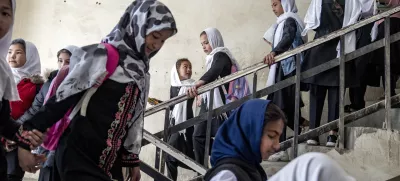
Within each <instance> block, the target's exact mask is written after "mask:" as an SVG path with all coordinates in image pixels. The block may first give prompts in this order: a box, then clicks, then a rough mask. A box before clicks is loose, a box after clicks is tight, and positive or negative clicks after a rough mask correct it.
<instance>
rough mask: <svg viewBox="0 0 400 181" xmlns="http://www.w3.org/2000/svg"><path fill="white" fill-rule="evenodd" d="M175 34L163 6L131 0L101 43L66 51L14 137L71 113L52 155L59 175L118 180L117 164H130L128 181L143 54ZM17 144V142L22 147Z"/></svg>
mask: <svg viewBox="0 0 400 181" xmlns="http://www.w3.org/2000/svg"><path fill="white" fill-rule="evenodd" d="M176 33H177V28H176V22H175V19H174V17H173V16H172V13H171V11H170V10H169V8H168V7H167V6H165V5H164V4H163V3H161V2H159V1H157V0H152V1H134V2H132V3H131V5H129V6H128V8H127V9H126V10H125V12H124V14H123V16H122V17H121V19H120V21H119V22H118V23H117V25H116V26H115V27H114V28H113V29H112V31H111V32H110V34H109V35H107V36H106V37H105V38H104V39H103V43H107V44H103V43H100V44H98V43H96V44H92V45H87V46H84V47H81V48H79V49H78V51H77V52H76V53H75V52H74V53H73V54H72V57H71V60H72V59H78V61H79V63H78V64H76V65H75V66H74V68H73V69H72V70H71V72H69V73H68V75H67V77H66V78H65V79H64V80H63V81H62V83H61V84H60V86H59V87H58V89H57V90H56V93H55V96H52V97H50V98H49V99H48V100H47V101H46V104H45V105H44V106H43V107H42V108H41V109H40V111H39V112H38V113H37V114H35V115H34V116H33V117H32V118H31V119H29V120H27V121H25V122H24V124H23V126H22V127H21V130H20V132H19V134H20V135H23V134H25V133H26V132H28V131H30V130H31V129H34V128H36V129H39V130H46V129H48V128H49V127H52V126H53V125H54V124H55V123H57V122H58V121H59V120H60V119H61V118H64V116H65V115H66V114H67V112H69V111H71V112H70V114H69V116H68V119H70V120H71V121H70V124H69V126H68V127H67V128H66V129H65V130H64V133H63V135H62V136H61V137H60V140H59V144H60V143H61V145H65V149H64V151H63V153H60V154H61V155H60V157H59V156H56V158H60V162H61V163H60V165H61V168H58V170H59V171H62V172H61V173H60V176H61V180H64V181H81V180H82V181H83V180H84V181H91V180H96V181H98V180H104V181H106V180H107V181H109V180H113V179H114V180H123V176H122V167H128V168H131V170H130V176H131V177H132V180H139V179H140V168H139V165H140V160H139V157H138V155H139V153H140V149H141V143H142V138H143V125H144V112H145V108H146V102H147V97H148V92H149V89H150V82H149V81H150V74H149V69H150V67H149V66H150V59H151V58H152V57H153V56H154V55H156V53H157V52H158V51H159V50H160V49H161V47H162V46H163V44H164V42H165V41H166V40H167V39H168V38H170V37H171V36H173V35H175V34H176ZM109 56H110V57H109ZM117 56H118V57H117ZM117 58H119V59H117ZM111 60H112V61H111ZM113 64H114V66H112V65H113ZM114 68H115V69H114ZM113 69H114V70H115V71H114V70H113ZM66 136H67V138H66ZM24 141H25V145H22V146H21V147H22V148H24V149H26V150H30V148H29V145H30V142H29V141H26V140H24ZM58 148H59V147H58ZM57 152H58V150H57V151H56V154H57ZM66 158H67V159H66ZM56 162H57V161H56ZM57 166H58V163H57Z"/></svg>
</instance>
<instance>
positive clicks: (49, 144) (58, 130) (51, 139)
mask: <svg viewBox="0 0 400 181" xmlns="http://www.w3.org/2000/svg"><path fill="white" fill-rule="evenodd" d="M68 72H69V66H64V67H62V68H61V69H60V70H59V71H58V74H57V76H56V77H55V78H54V80H53V81H52V82H51V84H50V89H49V91H48V92H47V95H46V98H45V99H44V104H46V102H47V100H48V99H49V98H50V97H52V96H54V95H55V94H56V91H57V88H58V87H59V86H60V84H61V82H62V81H63V80H64V79H65V77H67V75H68ZM71 111H72V108H70V109H69V110H68V112H67V114H65V115H64V117H63V118H61V119H60V120H59V121H58V122H57V123H56V124H55V125H53V126H52V127H51V128H50V130H49V131H48V132H47V139H46V140H45V141H44V142H43V144H42V147H43V148H45V149H47V150H50V151H53V150H55V149H56V148H57V145H58V141H59V140H60V137H61V135H62V134H63V133H64V131H65V129H67V128H68V125H69V123H70V122H71V120H70V119H69V115H70V114H71Z"/></svg>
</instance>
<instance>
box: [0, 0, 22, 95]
mask: <svg viewBox="0 0 400 181" xmlns="http://www.w3.org/2000/svg"><path fill="white" fill-rule="evenodd" d="M11 4H12V5H11V6H12V13H13V15H12V17H13V20H12V21H13V23H12V25H11V27H10V29H8V32H7V34H6V35H4V36H3V37H2V38H1V39H0V75H1V76H0V101H1V99H6V100H9V101H17V100H20V98H19V95H18V90H17V86H16V84H15V80H14V75H13V73H12V71H11V68H10V66H9V65H8V63H7V59H6V56H7V52H8V49H9V48H10V43H11V38H12V31H13V26H14V17H15V7H16V3H15V0H12V1H11Z"/></svg>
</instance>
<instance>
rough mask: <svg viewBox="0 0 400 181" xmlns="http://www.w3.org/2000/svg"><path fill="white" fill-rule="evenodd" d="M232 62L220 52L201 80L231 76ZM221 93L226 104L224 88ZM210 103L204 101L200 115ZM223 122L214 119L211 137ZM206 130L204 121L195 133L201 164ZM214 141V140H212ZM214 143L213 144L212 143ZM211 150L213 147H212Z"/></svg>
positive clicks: (198, 157) (196, 147)
mask: <svg viewBox="0 0 400 181" xmlns="http://www.w3.org/2000/svg"><path fill="white" fill-rule="evenodd" d="M231 68H232V62H231V60H230V58H229V56H228V55H226V54H225V53H223V52H218V53H216V54H215V55H214V60H213V63H212V65H211V68H210V70H208V71H207V72H206V73H205V74H204V75H203V76H202V77H201V78H200V80H203V81H205V83H206V84H207V83H210V82H213V81H215V80H217V79H218V77H221V78H222V77H225V76H227V75H230V74H231ZM224 86H225V89H226V90H228V89H229V84H225V85H224ZM219 92H220V94H221V98H222V101H223V103H224V104H225V95H224V91H223V89H222V87H219ZM207 105H208V101H205V102H204V101H203V102H202V104H201V109H200V114H202V113H205V112H207ZM222 122H223V120H221V119H213V121H212V125H211V136H215V134H216V133H217V131H218V128H219V126H220V125H221V124H222ZM206 130H207V121H204V122H202V123H200V124H198V125H196V126H195V127H194V133H193V147H194V155H195V158H196V161H197V162H199V163H200V164H203V162H204V151H205V145H206ZM211 141H212V140H211ZM211 143H212V142H211ZM210 150H211V146H210Z"/></svg>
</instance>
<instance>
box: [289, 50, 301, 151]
mask: <svg viewBox="0 0 400 181" xmlns="http://www.w3.org/2000/svg"><path fill="white" fill-rule="evenodd" d="M300 60H301V58H300V56H298V55H296V76H295V80H296V88H295V89H296V92H295V101H294V130H293V131H294V136H293V153H292V154H293V155H292V156H293V158H296V157H297V155H298V136H299V120H300V98H301V96H300V78H301V77H300V76H301V64H300ZM285 139H286V138H285Z"/></svg>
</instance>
